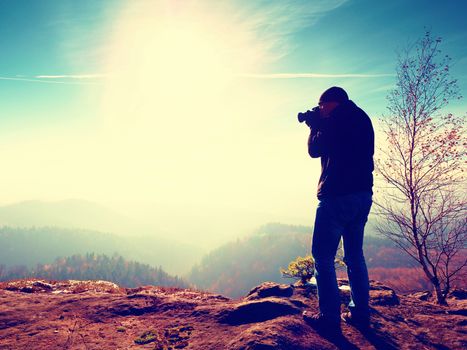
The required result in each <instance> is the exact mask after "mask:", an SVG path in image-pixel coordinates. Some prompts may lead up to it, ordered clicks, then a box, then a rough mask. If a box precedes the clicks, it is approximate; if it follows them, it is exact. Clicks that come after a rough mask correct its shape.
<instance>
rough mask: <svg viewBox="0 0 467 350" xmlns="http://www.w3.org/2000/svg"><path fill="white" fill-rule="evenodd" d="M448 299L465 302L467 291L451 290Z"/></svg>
mask: <svg viewBox="0 0 467 350" xmlns="http://www.w3.org/2000/svg"><path fill="white" fill-rule="evenodd" d="M449 298H453V299H457V300H466V299H467V290H465V289H453V290H452V291H451V292H450V293H449Z"/></svg>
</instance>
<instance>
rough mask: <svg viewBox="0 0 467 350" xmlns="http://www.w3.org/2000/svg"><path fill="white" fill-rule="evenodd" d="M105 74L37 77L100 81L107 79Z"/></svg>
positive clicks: (42, 76)
mask: <svg viewBox="0 0 467 350" xmlns="http://www.w3.org/2000/svg"><path fill="white" fill-rule="evenodd" d="M105 77H106V75H105V74H68V75H36V76H34V78H37V79H99V78H105Z"/></svg>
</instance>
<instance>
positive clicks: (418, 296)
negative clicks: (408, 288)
mask: <svg viewBox="0 0 467 350" xmlns="http://www.w3.org/2000/svg"><path fill="white" fill-rule="evenodd" d="M432 296H433V294H432V293H431V292H430V291H428V290H425V291H423V292H417V293H412V294H409V297H411V298H415V299H418V300H423V301H427V300H429V299H431V297H432Z"/></svg>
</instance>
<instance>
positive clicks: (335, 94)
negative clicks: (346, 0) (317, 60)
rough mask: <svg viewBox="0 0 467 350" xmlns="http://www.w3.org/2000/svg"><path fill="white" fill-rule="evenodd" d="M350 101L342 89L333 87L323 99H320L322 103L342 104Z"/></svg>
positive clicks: (326, 92)
mask: <svg viewBox="0 0 467 350" xmlns="http://www.w3.org/2000/svg"><path fill="white" fill-rule="evenodd" d="M348 100H349V96H348V95H347V93H346V92H345V90H344V89H343V88H341V87H337V86H333V87H331V88H329V89H327V90H326V91H325V92H323V94H322V95H321V97H320V98H319V101H320V102H338V103H342V102H345V101H348Z"/></svg>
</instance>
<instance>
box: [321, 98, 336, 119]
mask: <svg viewBox="0 0 467 350" xmlns="http://www.w3.org/2000/svg"><path fill="white" fill-rule="evenodd" d="M338 105H339V103H337V102H329V101H328V102H324V101H319V103H318V106H319V112H320V114H321V116H323V117H329V115H330V114H331V112H332V111H333V110H334V108H336V107H337V106H338Z"/></svg>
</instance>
